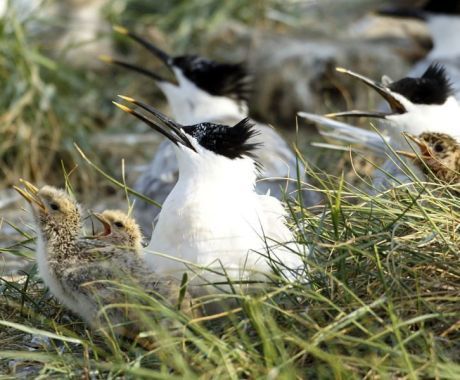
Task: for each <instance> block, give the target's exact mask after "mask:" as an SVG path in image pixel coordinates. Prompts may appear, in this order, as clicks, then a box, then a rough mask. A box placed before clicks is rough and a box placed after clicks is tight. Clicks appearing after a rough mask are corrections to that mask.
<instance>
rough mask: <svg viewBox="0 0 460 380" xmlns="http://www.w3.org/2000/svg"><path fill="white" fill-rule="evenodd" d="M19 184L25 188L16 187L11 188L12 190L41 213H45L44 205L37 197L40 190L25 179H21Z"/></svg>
mask: <svg viewBox="0 0 460 380" xmlns="http://www.w3.org/2000/svg"><path fill="white" fill-rule="evenodd" d="M19 182H20V183H22V184H23V185H24V187H25V188H24V189H21V188H20V187H18V186H13V188H14V190H16V191H17V192H18V193H19V194H20V195H21V196H22V197H23V198H24V199H25V200H26V201H27V202H29V203H30V204H31V205H33V206H36V207H38V208H39V209H40V210H41V211H43V212H46V207H45V204H44V203H43V201H42V200H41V199H40V197H39V195H38V192H39V190H40V189H39V188H38V187H37V186H35V185H33V184H32V183H30V182H28V181H26V180H25V179H22V178H21V179H20V180H19Z"/></svg>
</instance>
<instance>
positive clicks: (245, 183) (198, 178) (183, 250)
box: [115, 97, 305, 292]
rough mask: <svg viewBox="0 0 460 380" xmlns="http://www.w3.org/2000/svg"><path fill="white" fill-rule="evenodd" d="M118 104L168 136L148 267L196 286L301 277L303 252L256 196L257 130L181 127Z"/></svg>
mask: <svg viewBox="0 0 460 380" xmlns="http://www.w3.org/2000/svg"><path fill="white" fill-rule="evenodd" d="M122 98H123V99H124V100H126V101H128V102H130V103H132V104H134V105H136V106H138V107H140V108H142V109H143V110H144V111H146V112H147V113H148V116H147V115H145V114H144V113H142V112H138V111H137V110H135V109H132V108H129V107H126V106H124V105H121V104H118V103H115V104H116V105H117V106H118V107H119V108H121V109H122V110H123V111H125V112H128V113H131V114H133V115H134V116H136V117H137V118H139V119H140V120H142V121H144V122H145V123H146V124H148V125H149V126H150V127H152V128H153V129H154V130H156V131H157V132H159V133H161V134H163V135H164V136H165V137H167V138H168V139H169V140H170V141H171V143H172V144H173V146H174V148H175V151H176V157H177V162H178V167H179V179H178V181H177V183H176V185H175V186H174V188H173V190H172V191H171V193H170V194H169V195H168V197H167V198H166V200H165V202H164V204H163V207H162V209H161V212H160V214H159V217H158V222H157V224H156V226H155V229H154V231H153V235H152V238H151V240H150V243H149V244H148V246H147V247H146V248H145V249H144V252H145V257H146V260H147V261H148V262H149V263H150V264H151V266H152V268H154V269H155V270H156V271H157V272H158V273H167V274H172V275H174V276H181V274H182V273H183V272H184V271H185V270H187V269H191V270H194V271H195V273H197V276H199V278H197V279H196V280H195V283H203V282H207V281H208V282H214V281H223V280H225V276H224V274H223V273H226V275H228V276H229V277H230V278H231V279H232V280H234V281H240V280H248V279H260V278H261V277H265V276H266V275H267V274H270V273H272V270H273V267H277V268H278V270H280V271H281V273H283V274H284V275H285V276H286V277H288V278H292V277H296V276H297V275H299V274H303V272H304V270H305V265H304V261H303V255H304V254H302V253H300V252H299V251H301V248H300V247H297V246H296V245H295V239H294V236H293V234H292V232H291V231H290V230H289V228H288V227H287V226H286V212H285V210H284V208H283V206H282V204H281V203H280V201H279V200H278V199H276V198H274V197H272V196H270V195H260V194H257V193H256V192H255V181H256V177H257V171H258V170H259V169H258V168H259V167H260V166H259V164H258V163H257V162H256V154H257V151H258V150H257V149H256V148H259V146H258V145H257V143H255V142H254V140H253V139H252V137H253V136H254V135H255V134H257V133H258V132H257V129H256V128H254V125H253V124H252V123H251V122H250V120H249V119H248V118H245V119H243V120H241V121H240V122H238V123H237V124H236V125H234V126H232V127H230V126H226V125H221V124H213V123H200V124H195V125H188V126H183V125H181V124H179V123H177V122H175V121H173V120H171V119H169V118H167V117H166V116H164V115H163V114H161V113H160V112H159V111H157V110H155V109H154V108H153V107H151V106H149V105H147V104H144V103H142V102H139V101H136V100H135V99H132V98H129V97H122ZM288 243H290V244H291V247H289V248H288V247H287V246H286V245H285V244H288ZM152 253H155V254H162V255H161V256H159V255H153V254H152ZM165 255H167V256H165ZM203 267H205V268H207V270H202V269H201V268H203ZM210 270H212V271H210ZM212 291H215V290H211V292H212Z"/></svg>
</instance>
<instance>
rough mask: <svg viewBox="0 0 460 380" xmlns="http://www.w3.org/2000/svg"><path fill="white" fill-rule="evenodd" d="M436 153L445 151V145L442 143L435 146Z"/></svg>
mask: <svg viewBox="0 0 460 380" xmlns="http://www.w3.org/2000/svg"><path fill="white" fill-rule="evenodd" d="M434 151H435V152H437V153H441V152H443V151H444V145H442V143H437V144H435V145H434Z"/></svg>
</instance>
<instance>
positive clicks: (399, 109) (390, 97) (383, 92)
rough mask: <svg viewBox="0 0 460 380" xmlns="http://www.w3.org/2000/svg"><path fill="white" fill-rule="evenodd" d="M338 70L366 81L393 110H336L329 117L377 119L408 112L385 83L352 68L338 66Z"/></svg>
mask: <svg viewBox="0 0 460 380" xmlns="http://www.w3.org/2000/svg"><path fill="white" fill-rule="evenodd" d="M336 70H337V71H338V72H340V73H343V74H345V75H348V76H351V77H352V78H356V79H358V80H360V81H361V82H363V83H365V84H366V85H367V86H369V87H370V88H372V89H373V90H375V91H377V93H379V94H380V96H381V97H382V98H383V99H385V101H386V102H387V103H388V105H389V106H390V109H391V112H389V113H385V112H378V111H360V110H353V111H345V112H334V113H330V114H327V115H326V116H327V117H345V116H351V117H373V118H377V119H385V118H386V117H387V116H390V115H398V114H403V113H406V112H407V110H406V107H404V105H403V104H402V103H401V102H400V101H399V100H398V99H397V98H396V97H395V95H394V94H393V92H392V91H391V90H390V89H389V88H388V87H387V86H385V85H384V84H382V83H380V82H376V81H374V80H372V79H370V78H367V77H365V76H364V75H361V74H358V73H355V72H353V71H351V70H347V69H344V68H342V67H337V68H336Z"/></svg>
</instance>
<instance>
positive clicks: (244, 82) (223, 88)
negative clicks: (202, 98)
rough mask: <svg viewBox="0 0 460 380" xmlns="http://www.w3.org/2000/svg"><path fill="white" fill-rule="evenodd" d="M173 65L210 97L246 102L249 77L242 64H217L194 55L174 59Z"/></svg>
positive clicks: (248, 93)
mask: <svg viewBox="0 0 460 380" xmlns="http://www.w3.org/2000/svg"><path fill="white" fill-rule="evenodd" d="M173 64H174V65H175V66H177V67H179V68H180V69H181V70H182V72H183V73H184V75H185V76H186V77H187V78H188V79H190V80H191V81H192V82H193V83H195V84H196V85H197V86H198V87H200V88H202V89H203V90H205V91H207V92H208V93H210V94H212V95H217V96H227V97H230V98H233V99H235V100H238V101H245V102H247V101H248V99H249V95H250V93H251V77H250V75H249V73H248V71H247V70H246V67H245V65H244V64H242V63H218V62H215V61H211V60H209V59H206V58H203V57H198V56H195V55H185V56H180V57H176V58H174V61H173Z"/></svg>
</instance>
